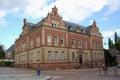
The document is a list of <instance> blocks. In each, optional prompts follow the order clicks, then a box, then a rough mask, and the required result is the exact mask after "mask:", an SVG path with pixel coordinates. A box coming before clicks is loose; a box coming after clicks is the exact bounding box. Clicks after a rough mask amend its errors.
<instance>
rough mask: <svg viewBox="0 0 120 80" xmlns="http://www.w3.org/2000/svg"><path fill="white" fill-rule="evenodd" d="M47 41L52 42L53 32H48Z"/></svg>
mask: <svg viewBox="0 0 120 80" xmlns="http://www.w3.org/2000/svg"><path fill="white" fill-rule="evenodd" d="M47 43H48V44H52V35H51V34H47Z"/></svg>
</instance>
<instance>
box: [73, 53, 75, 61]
mask: <svg viewBox="0 0 120 80" xmlns="http://www.w3.org/2000/svg"><path fill="white" fill-rule="evenodd" d="M74 59H75V52H72V60H74Z"/></svg>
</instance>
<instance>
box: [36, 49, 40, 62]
mask: <svg viewBox="0 0 120 80" xmlns="http://www.w3.org/2000/svg"><path fill="white" fill-rule="evenodd" d="M36 57H37V61H39V60H40V51H38V52H37V56H36Z"/></svg>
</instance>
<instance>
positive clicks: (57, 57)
mask: <svg viewBox="0 0 120 80" xmlns="http://www.w3.org/2000/svg"><path fill="white" fill-rule="evenodd" d="M55 60H59V53H58V51H55Z"/></svg>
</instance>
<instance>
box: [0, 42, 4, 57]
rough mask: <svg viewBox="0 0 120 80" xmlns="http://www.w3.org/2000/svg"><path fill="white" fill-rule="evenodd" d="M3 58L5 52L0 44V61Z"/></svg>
mask: <svg viewBox="0 0 120 80" xmlns="http://www.w3.org/2000/svg"><path fill="white" fill-rule="evenodd" d="M4 58H5V51H4V50H3V45H1V44H0V59H4Z"/></svg>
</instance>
